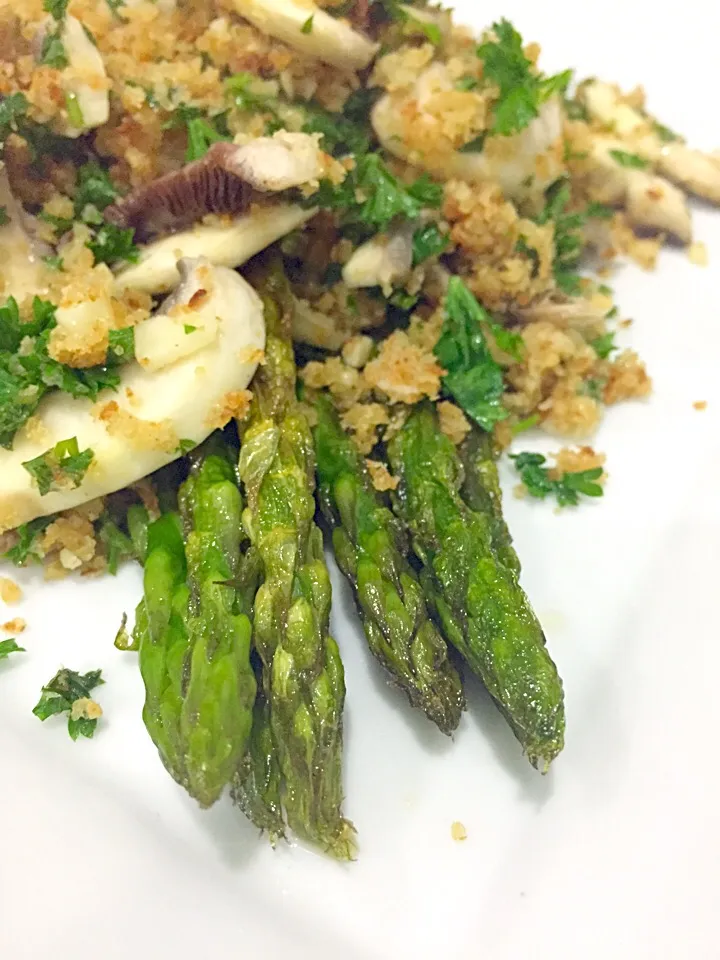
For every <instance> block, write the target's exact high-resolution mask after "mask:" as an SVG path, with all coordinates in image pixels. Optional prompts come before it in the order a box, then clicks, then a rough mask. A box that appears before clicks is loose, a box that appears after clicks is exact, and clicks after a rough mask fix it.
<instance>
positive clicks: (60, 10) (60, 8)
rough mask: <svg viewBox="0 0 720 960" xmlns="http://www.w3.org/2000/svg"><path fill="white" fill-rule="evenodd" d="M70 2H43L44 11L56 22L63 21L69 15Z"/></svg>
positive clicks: (58, 0)
mask: <svg viewBox="0 0 720 960" xmlns="http://www.w3.org/2000/svg"><path fill="white" fill-rule="evenodd" d="M69 2H70V0H43V10H44V11H45V12H46V13H49V14H50V16H51V17H53V18H54V19H55V20H58V21H59V20H62V19H63V17H64V16H65V14H66V13H67V8H68V3H69Z"/></svg>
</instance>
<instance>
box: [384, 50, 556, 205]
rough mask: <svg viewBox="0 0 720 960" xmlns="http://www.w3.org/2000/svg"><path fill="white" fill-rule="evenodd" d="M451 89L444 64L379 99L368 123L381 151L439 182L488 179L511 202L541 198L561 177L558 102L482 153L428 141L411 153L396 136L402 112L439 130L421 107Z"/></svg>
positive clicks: (495, 139)
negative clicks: (403, 89) (425, 146)
mask: <svg viewBox="0 0 720 960" xmlns="http://www.w3.org/2000/svg"><path fill="white" fill-rule="evenodd" d="M452 89H453V81H452V78H451V76H450V73H449V71H448V69H447V67H446V65H445V64H444V63H440V62H435V63H432V64H430V66H429V67H427V69H425V70H424V71H423V72H422V74H421V75H420V77H419V78H418V79H417V81H416V82H415V85H414V87H413V88H412V89H411V90H410V91H409V92H402V93H400V94H389V93H388V94H385V96H384V97H381V99H380V100H378V102H377V103H376V104H375V106H374V107H373V110H372V114H371V122H372V126H373V129H374V130H375V133H376V134H377V137H378V139H379V141H380V143H381V144H382V145H383V147H384V148H385V149H386V150H387V151H388V153H391V154H393V155H394V156H396V157H399V158H400V159H402V160H407V161H408V162H409V163H412V164H413V165H415V166H419V167H422V168H423V169H426V170H428V171H429V172H430V173H432V174H433V175H435V176H437V177H441V178H442V179H444V180H449V179H450V178H452V177H460V178H461V179H464V180H470V181H471V182H475V183H478V182H483V181H487V180H493V181H496V182H498V183H499V184H500V186H501V187H502V189H503V192H504V193H505V195H506V196H507V197H509V198H510V199H511V200H516V201H517V200H523V199H525V198H527V197H528V195H529V194H531V195H532V196H537V197H541V196H542V193H543V191H544V190H545V189H546V188H547V187H548V186H549V185H550V184H551V183H552V182H553V181H554V180H556V179H557V178H558V176H560V174H561V173H562V172H563V164H562V149H561V148H560V143H561V137H562V122H563V121H562V109H561V106H560V101H559V100H558V98H557V97H553V98H551V99H550V100H548V101H547V102H546V103H544V104H543V105H542V107H541V108H540V113H539V115H538V116H537V117H535V119H534V120H532V121H531V122H530V123H529V124H528V125H527V127H526V128H525V129H524V130H521V131H520V133H516V134H513V135H512V136H508V137H504V136H494V137H487V138H486V139H485V141H484V143H483V146H482V149H481V150H478V151H476V152H471V153H465V152H463V151H462V150H452V151H450V152H449V153H448V152H446V151H442V152H441V153H440V152H436V151H434V150H433V148H432V141H431V139H429V140H428V146H429V148H430V149H429V150H428V152H427V153H423V152H422V151H421V150H417V149H411V148H410V146H409V145H408V144H407V143H406V142H405V141H404V140H403V136H402V131H403V126H404V120H403V116H404V115H405V112H407V116H408V117H414V116H416V115H418V114H420V115H422V118H423V124H424V126H425V127H426V129H427V130H428V131H431V130H432V128H433V126H437V128H438V130H439V120H438V118H437V117H436V116H434V115H433V114H432V113H430V112H429V111H428V110H426V109H424V105H425V104H426V103H427V102H428V100H429V99H430V98H431V97H432V96H433V95H434V94H436V93H439V92H443V91H449V90H452ZM428 137H429V138H430V133H428Z"/></svg>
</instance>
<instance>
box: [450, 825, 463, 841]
mask: <svg viewBox="0 0 720 960" xmlns="http://www.w3.org/2000/svg"><path fill="white" fill-rule="evenodd" d="M450 835H451V837H452V838H453V840H457V841H461V840H467V830H466V829H465V824H463V823H460V821H459V820H455V822H454V823H453V824H452V826H451V827H450Z"/></svg>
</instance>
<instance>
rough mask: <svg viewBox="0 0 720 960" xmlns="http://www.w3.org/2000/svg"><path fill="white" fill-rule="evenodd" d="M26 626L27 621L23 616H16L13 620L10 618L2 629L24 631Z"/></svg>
mask: <svg viewBox="0 0 720 960" xmlns="http://www.w3.org/2000/svg"><path fill="white" fill-rule="evenodd" d="M26 627H27V623H26V622H25V620H23V618H22V617H14V618H13V619H12V620H8V621H7V623H4V624H3V625H2V629H3V630H4V631H5V632H6V633H22V632H23V631H24V630H25V628H26Z"/></svg>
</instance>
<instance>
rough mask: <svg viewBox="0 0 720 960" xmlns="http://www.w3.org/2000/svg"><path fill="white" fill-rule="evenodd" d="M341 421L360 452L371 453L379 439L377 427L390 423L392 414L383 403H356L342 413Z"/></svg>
mask: <svg viewBox="0 0 720 960" xmlns="http://www.w3.org/2000/svg"><path fill="white" fill-rule="evenodd" d="M341 422H342V425H343V427H344V429H345V430H347V431H348V432H349V433H350V434H351V436H352V438H353V440H354V441H355V445H356V446H357V448H358V450H359V451H360V453H370V451H371V450H372V448H373V447H374V446H375V444H376V443H377V441H378V433H377V428H378V427H380V426H384V425H385V424H387V423H389V422H390V415H389V413H388V410H387V407H385V406H383V404H382V403H356V404H355V405H354V406H353V407H350V409H349V410H347V411H346V412H345V413H344V414H343V415H342V417H341Z"/></svg>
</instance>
